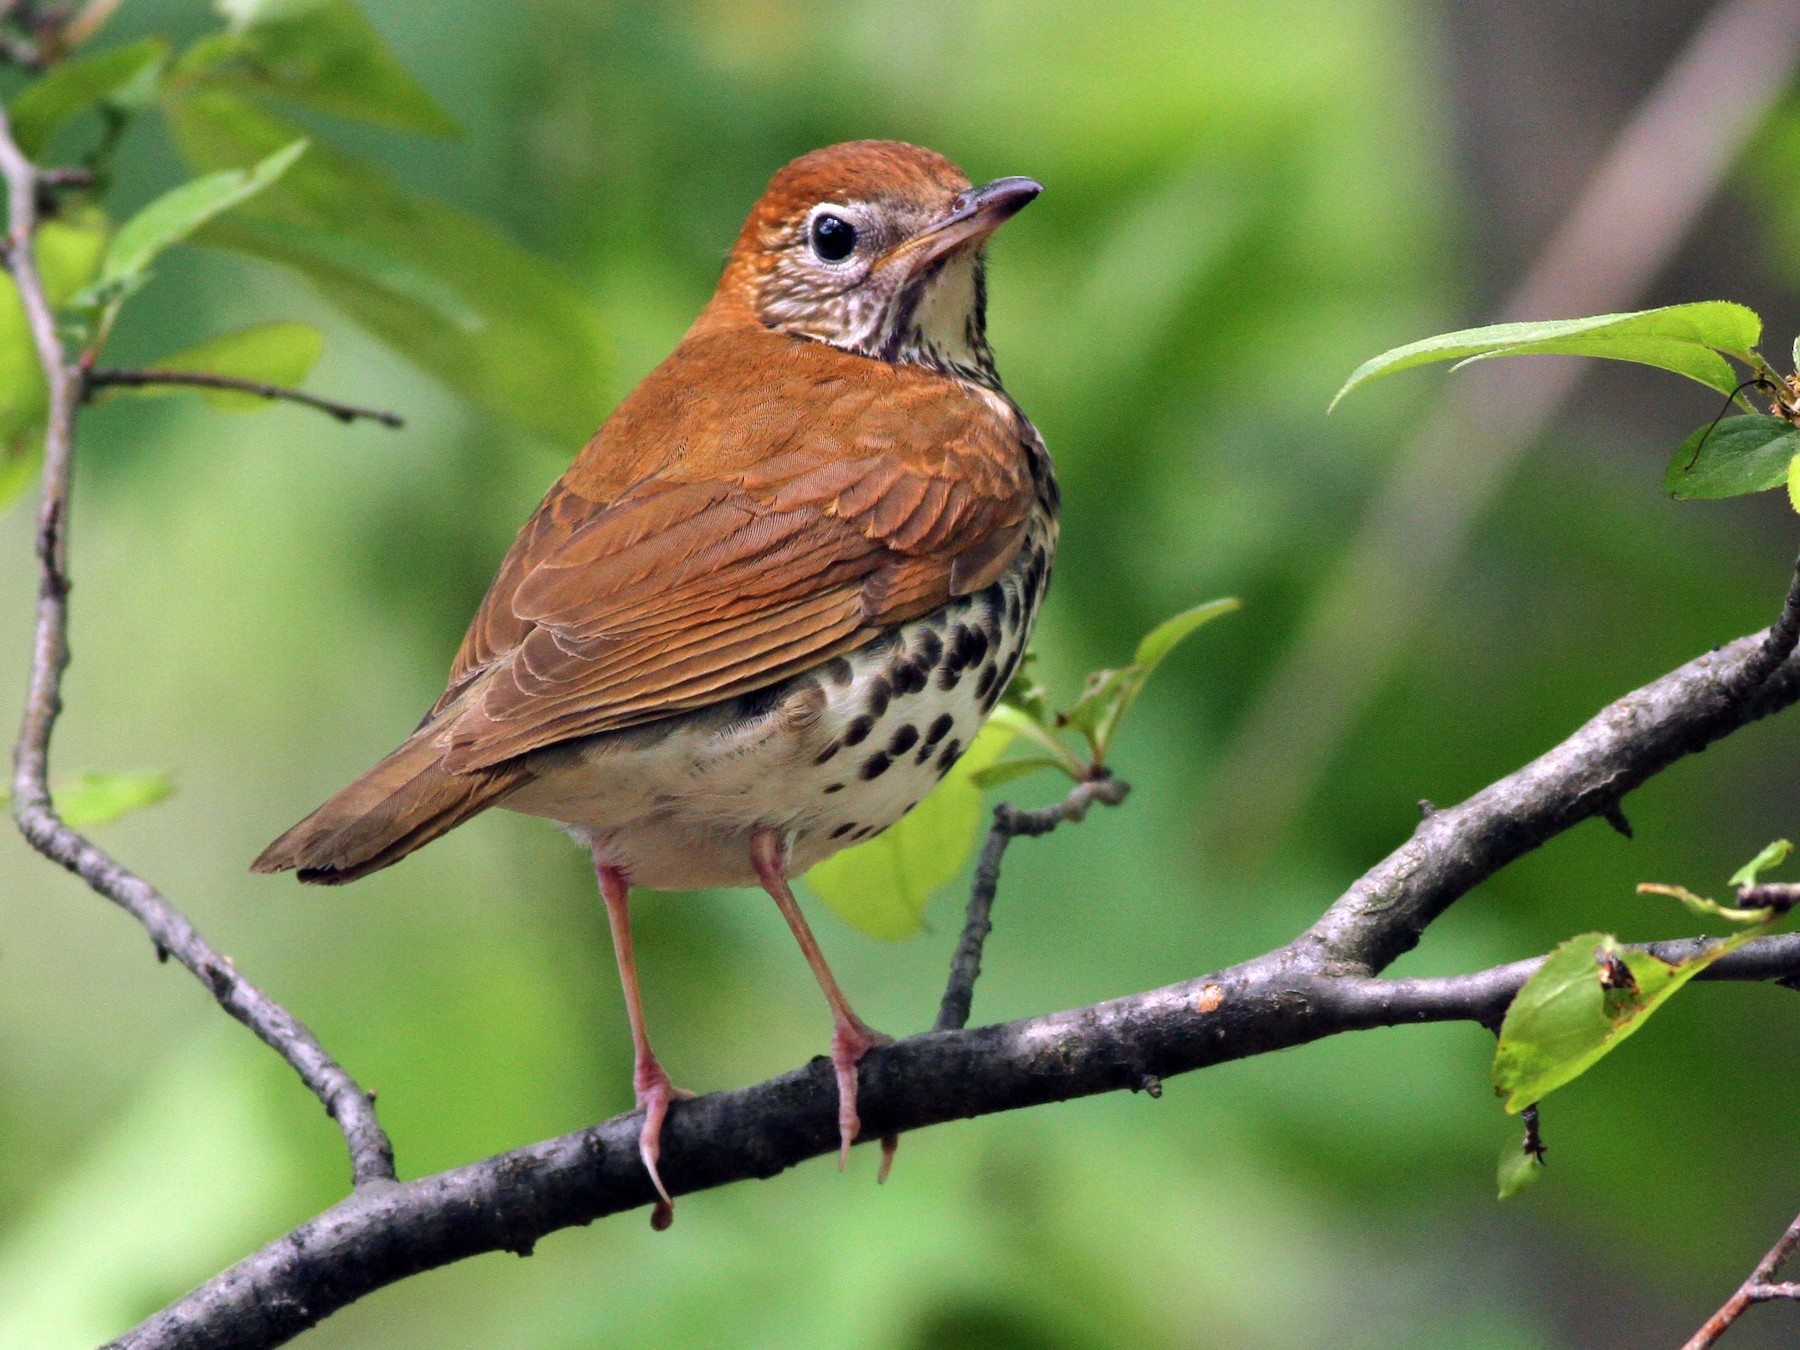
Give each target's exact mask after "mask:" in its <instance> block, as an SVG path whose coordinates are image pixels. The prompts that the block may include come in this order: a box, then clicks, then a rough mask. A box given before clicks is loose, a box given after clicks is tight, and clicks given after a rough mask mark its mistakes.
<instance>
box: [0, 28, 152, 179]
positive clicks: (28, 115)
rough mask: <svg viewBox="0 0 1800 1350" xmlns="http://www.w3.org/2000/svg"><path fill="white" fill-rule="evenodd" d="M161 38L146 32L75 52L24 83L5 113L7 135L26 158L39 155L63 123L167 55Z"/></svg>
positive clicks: (110, 94)
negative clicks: (101, 48)
mask: <svg viewBox="0 0 1800 1350" xmlns="http://www.w3.org/2000/svg"><path fill="white" fill-rule="evenodd" d="M168 51H169V43H168V40H167V39H166V38H160V37H149V38H145V39H144V40H143V41H141V42H134V43H132V44H131V45H130V46H128V47H115V48H114V49H113V50H111V51H107V52H99V53H96V54H95V55H93V56H83V57H79V58H77V59H75V60H73V61H64V62H62V63H61V64H59V65H55V66H52V67H51V68H50V72H49V73H48V74H47V75H45V76H43V78H41V79H39V80H36V81H34V82H33V83H31V84H28V85H26V86H25V87H24V88H23V89H21V90H20V91H19V92H18V94H17V95H15V96H14V98H13V100H12V102H11V103H9V104H8V105H7V109H6V114H7V117H8V119H9V120H10V121H11V122H12V129H13V139H14V140H16V141H17V142H18V145H19V148H20V149H21V150H23V151H24V152H25V154H26V157H27V158H30V159H41V158H42V157H43V155H44V152H45V151H46V150H48V149H49V148H50V142H51V140H52V139H53V138H54V137H55V135H56V133H57V132H58V131H60V130H61V129H62V128H63V127H64V126H66V125H68V124H69V123H70V122H72V121H74V120H75V119H76V118H77V117H79V116H81V114H82V113H84V112H86V111H87V110H88V109H90V108H93V107H97V106H98V105H100V104H102V103H105V102H107V101H108V99H109V98H110V97H111V96H112V95H113V94H114V93H116V92H117V91H118V90H120V89H122V88H124V87H125V86H126V85H129V84H130V83H131V82H132V81H133V80H135V79H138V78H139V77H140V76H142V75H143V74H144V72H145V71H147V70H149V69H151V68H153V67H157V66H160V65H161V64H162V62H163V59H164V57H166V56H167V55H168Z"/></svg>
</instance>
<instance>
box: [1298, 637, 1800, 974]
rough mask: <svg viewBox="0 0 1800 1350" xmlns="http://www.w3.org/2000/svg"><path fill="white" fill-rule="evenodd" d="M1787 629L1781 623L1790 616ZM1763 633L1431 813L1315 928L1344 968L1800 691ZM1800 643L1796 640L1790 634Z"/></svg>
mask: <svg viewBox="0 0 1800 1350" xmlns="http://www.w3.org/2000/svg"><path fill="white" fill-rule="evenodd" d="M1778 627H1779V625H1778ZM1769 640H1770V634H1768V633H1757V634H1753V635H1752V636H1750V637H1745V638H1739V639H1738V640H1737V641H1736V642H1733V643H1729V644H1728V645H1726V646H1724V647H1721V648H1719V649H1718V650H1717V651H1714V652H1709V653H1707V654H1706V655H1705V656H1701V657H1698V658H1696V659H1695V660H1692V661H1689V662H1688V663H1687V664H1686V665H1685V666H1682V667H1681V668H1680V669H1678V670H1675V671H1671V672H1670V673H1669V674H1667V675H1665V676H1663V677H1662V678H1661V679H1660V680H1654V681H1652V682H1651V683H1649V684H1647V685H1645V686H1644V687H1643V688H1642V689H1639V690H1637V691H1636V692H1635V693H1632V694H1628V695H1626V697H1624V698H1622V699H1620V700H1619V701H1618V702H1616V703H1614V704H1612V705H1610V706H1609V707H1607V708H1605V709H1603V710H1602V711H1601V712H1600V714H1599V715H1598V716H1596V717H1595V718H1593V720H1591V721H1590V722H1588V724H1587V725H1586V726H1584V727H1582V728H1581V729H1580V730H1579V731H1577V732H1576V733H1575V734H1574V735H1573V736H1571V737H1569V739H1568V740H1566V741H1564V742H1563V743H1562V744H1561V745H1559V746H1557V747H1556V748H1555V749H1554V750H1551V751H1550V752H1549V753H1548V754H1545V755H1542V756H1540V757H1539V758H1538V759H1535V760H1533V761H1532V762H1531V763H1530V764H1527V765H1526V766H1525V767H1524V768H1522V769H1520V770H1519V771H1518V772H1517V773H1514V774H1510V775H1508V776H1507V777H1505V778H1502V779H1501V780H1500V781H1499V782H1497V783H1494V784H1492V785H1491V786H1489V787H1486V788H1484V789H1482V790H1481V791H1480V792H1478V793H1476V794H1475V795H1474V796H1473V797H1470V798H1469V799H1468V800H1467V801H1465V802H1463V803H1461V804H1460V805H1457V806H1453V807H1448V808H1446V809H1444V810H1441V811H1436V812H1433V813H1432V814H1431V815H1429V816H1427V817H1426V818H1425V819H1424V820H1422V821H1420V822H1419V826H1418V828H1417V829H1416V830H1415V831H1414V832H1413V837H1412V839H1411V840H1409V841H1408V842H1407V844H1406V845H1405V846H1404V847H1402V848H1400V849H1399V850H1397V851H1396V852H1394V853H1393V854H1391V855H1389V856H1388V857H1387V858H1386V859H1385V860H1384V861H1383V862H1382V863H1381V864H1380V865H1379V866H1377V867H1375V868H1374V869H1373V870H1371V871H1370V872H1368V873H1367V874H1366V875H1365V876H1364V877H1363V878H1362V879H1361V880H1360V881H1358V882H1357V883H1356V885H1354V886H1352V887H1351V888H1350V889H1349V890H1348V891H1347V892H1345V893H1344V895H1343V896H1342V898H1340V899H1339V900H1338V901H1337V903H1336V904H1334V905H1332V907H1331V908H1330V909H1329V910H1328V911H1326V913H1325V915H1324V917H1323V918H1321V919H1320V920H1319V922H1318V923H1316V924H1314V925H1313V927H1312V930H1311V932H1310V933H1309V934H1308V936H1307V939H1306V940H1307V941H1309V942H1310V943H1312V944H1313V945H1314V947H1315V949H1316V950H1317V952H1318V953H1319V955H1320V957H1321V958H1322V959H1324V960H1327V961H1329V962H1332V963H1335V964H1337V965H1339V966H1341V967H1342V968H1344V969H1349V970H1363V971H1379V970H1381V969H1383V968H1384V967H1386V966H1387V965H1388V964H1389V963H1391V962H1392V961H1393V960H1394V959H1395V958H1396V957H1398V956H1400V955H1401V953H1403V952H1406V951H1409V950H1411V949H1412V947H1413V946H1414V945H1415V944H1416V943H1417V942H1418V940H1419V935H1420V934H1421V933H1423V932H1424V931H1425V927H1426V925H1427V924H1429V923H1430V922H1431V921H1432V920H1433V919H1435V918H1436V917H1437V916H1438V915H1439V914H1441V913H1443V912H1444V910H1445V908H1446V907H1448V906H1449V905H1450V904H1451V903H1452V902H1453V901H1455V900H1456V899H1457V898H1458V897H1460V896H1462V895H1465V894H1467V893H1468V892H1469V891H1470V890H1472V889H1474V887H1476V886H1478V885H1479V884H1480V883H1481V882H1483V881H1485V880H1486V879H1487V878H1488V877H1490V876H1492V875H1493V874H1494V873H1495V872H1497V871H1499V870H1500V869H1501V868H1502V867H1504V866H1506V864H1507V863H1510V862H1512V861H1513V860H1514V859H1516V858H1519V857H1521V856H1523V855H1524V854H1526V853H1529V852H1531V851H1532V850H1533V849H1535V848H1538V847H1540V846H1541V845H1542V844H1544V843H1545V842H1546V841H1547V840H1549V839H1551V838H1553V837H1554V836H1556V835H1558V834H1561V833H1562V832H1563V831H1564V830H1566V829H1568V828H1569V827H1570V826H1572V825H1576V824H1579V823H1580V822H1581V821H1583V820H1586V819H1587V818H1588V817H1590V816H1605V815H1606V814H1607V813H1608V812H1609V811H1611V810H1612V809H1613V808H1615V807H1616V806H1617V804H1618V802H1619V799H1620V798H1621V797H1623V796H1624V795H1625V794H1626V793H1628V792H1630V791H1631V790H1632V789H1633V788H1636V787H1638V786H1639V785H1640V784H1642V783H1644V782H1645V781H1646V780H1648V779H1649V778H1651V777H1653V776H1655V775H1656V774H1658V773H1661V772H1662V771H1663V770H1664V769H1666V768H1668V767H1669V765H1671V764H1673V763H1674V762H1675V761H1676V760H1678V759H1681V758H1682V757H1683V756H1686V755H1691V754H1693V753H1694V752H1696V751H1698V750H1704V749H1705V748H1706V747H1707V746H1709V745H1711V744H1712V743H1713V742H1714V741H1716V740H1718V739H1720V738H1721V737H1723V736H1727V735H1729V734H1730V733H1732V732H1733V731H1736V730H1737V729H1738V728H1739V727H1741V726H1744V725H1745V724H1747V723H1749V722H1754V721H1756V720H1757V719H1758V718H1761V717H1766V716H1768V715H1769V714H1770V713H1772V712H1778V711H1780V710H1781V709H1782V708H1785V707H1787V706H1788V705H1789V704H1791V703H1793V702H1794V701H1795V699H1796V698H1800V663H1796V662H1795V660H1794V659H1793V658H1792V656H1791V655H1790V656H1788V657H1786V658H1784V659H1783V660H1781V661H1779V662H1778V663H1775V664H1774V665H1773V666H1772V667H1771V665H1770V662H1769V657H1768V654H1767V653H1768V651H1769V648H1768V645H1767V644H1768V642H1769ZM1789 646H1790V649H1791V642H1790V643H1789Z"/></svg>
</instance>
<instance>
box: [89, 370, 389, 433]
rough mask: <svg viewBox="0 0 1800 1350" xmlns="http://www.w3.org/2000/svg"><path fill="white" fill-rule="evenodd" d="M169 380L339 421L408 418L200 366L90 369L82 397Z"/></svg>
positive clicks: (376, 420)
mask: <svg viewBox="0 0 1800 1350" xmlns="http://www.w3.org/2000/svg"><path fill="white" fill-rule="evenodd" d="M158 384H168V385H184V386H188V387H191V388H195V389H225V390H229V391H231V392H232V393H237V394H251V395H254V396H255V397H257V398H266V399H269V400H271V401H276V400H279V401H283V402H287V403H298V404H301V405H303V406H304V407H308V408H316V409H317V410H318V411H320V412H322V413H326V414H328V415H330V416H332V417H335V418H337V420H338V421H340V422H354V421H356V419H357V418H359V417H361V418H366V419H368V420H369V421H371V422H379V423H381V425H382V426H384V427H395V428H399V427H403V426H405V425H406V422H405V420H404V419H403V418H402V417H401V416H400V414H399V413H392V412H385V411H383V410H382V409H380V408H359V407H357V406H356V405H355V404H352V403H339V402H337V401H336V400H335V399H329V398H320V397H319V396H318V395H317V394H309V393H307V392H306V391H305V390H304V389H289V388H288V387H287V386H286V385H280V384H264V383H263V382H262V381H260V380H240V379H238V378H237V377H236V376H235V375H213V374H209V373H208V372H206V371H200V370H122V369H119V368H118V367H116V366H108V367H102V368H101V369H98V370H90V371H89V372H88V373H87V378H86V380H85V382H84V385H83V389H82V397H83V399H84V400H85V399H87V398H89V397H91V396H92V393H93V391H94V390H97V389H104V388H106V387H107V386H108V385H112V386H116V387H118V388H125V389H143V388H147V387H149V386H151V385H158Z"/></svg>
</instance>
